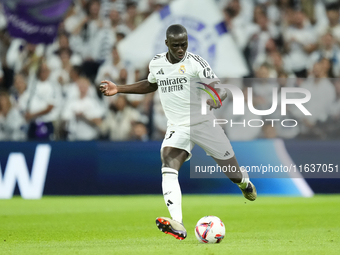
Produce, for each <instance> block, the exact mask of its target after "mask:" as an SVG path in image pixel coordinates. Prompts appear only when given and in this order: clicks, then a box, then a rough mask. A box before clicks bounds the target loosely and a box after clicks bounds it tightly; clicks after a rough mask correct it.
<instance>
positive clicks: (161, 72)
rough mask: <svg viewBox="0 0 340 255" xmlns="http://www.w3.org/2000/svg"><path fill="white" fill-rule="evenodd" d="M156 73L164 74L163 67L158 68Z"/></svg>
mask: <svg viewBox="0 0 340 255" xmlns="http://www.w3.org/2000/svg"><path fill="white" fill-rule="evenodd" d="M156 74H164V71H163V68H161V70H159V71H158V72H157V73H156Z"/></svg>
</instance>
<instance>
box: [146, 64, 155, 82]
mask: <svg viewBox="0 0 340 255" xmlns="http://www.w3.org/2000/svg"><path fill="white" fill-rule="evenodd" d="M148 81H149V82H150V83H157V79H156V77H155V76H154V75H153V73H152V72H151V64H150V65H149V75H148Z"/></svg>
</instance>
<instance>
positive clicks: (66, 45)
mask: <svg viewBox="0 0 340 255" xmlns="http://www.w3.org/2000/svg"><path fill="white" fill-rule="evenodd" d="M170 2H171V0H140V1H137V0H134V1H132V0H74V1H73V3H72V6H71V7H70V9H69V11H68V13H67V14H66V16H65V18H64V20H63V22H62V23H61V24H60V26H59V31H58V37H57V39H56V40H55V42H54V43H53V44H51V45H47V46H45V45H33V44H29V43H26V42H25V41H23V40H22V39H16V38H11V37H10V36H9V34H8V32H7V30H6V26H7V22H6V18H5V15H4V11H3V9H2V6H1V4H0V30H1V31H0V140H3V141H23V140H70V141H76V140H94V139H101V140H112V141H127V140H134V141H148V140H161V139H163V137H164V134H165V131H166V127H167V123H166V117H165V116H164V112H163V109H162V106H161V104H160V101H159V97H158V92H156V93H152V94H146V95H132V94H131V95H117V96H114V97H103V96H102V95H101V93H100V92H99V91H98V88H97V87H98V84H99V83H100V81H102V80H104V79H108V80H111V81H113V82H115V83H117V84H120V85H121V84H130V83H133V82H135V81H138V80H141V79H145V78H146V77H147V75H148V68H147V66H146V67H145V69H143V70H140V69H139V70H137V69H136V68H134V67H133V66H132V65H131V64H130V63H124V61H122V60H121V57H120V56H119V52H118V50H117V45H118V44H119V42H120V41H121V40H122V39H124V38H125V37H127V36H129V34H130V33H131V32H132V31H133V30H135V29H136V28H137V27H138V26H139V25H140V24H141V23H142V22H143V20H144V19H146V18H147V17H148V16H149V15H150V14H152V13H153V12H156V11H159V10H160V9H161V8H162V7H163V6H165V5H166V4H169V3H170ZM216 4H217V5H218V6H219V8H220V10H221V13H222V14H223V16H224V19H225V25H226V27H227V29H228V31H229V32H230V33H231V35H232V37H233V38H234V41H235V42H236V44H237V45H238V47H239V49H240V51H241V52H242V54H243V55H244V58H245V60H246V63H247V65H248V67H249V70H250V73H249V75H248V76H247V77H243V78H241V79H240V78H239V79H232V78H229V79H228V77H227V78H226V81H227V82H231V83H233V84H237V85H238V86H239V87H240V88H241V89H242V90H243V91H244V94H245V95H247V92H248V90H247V89H248V88H252V92H253V96H252V103H253V105H254V108H256V109H259V110H260V109H263V110H265V109H269V108H270V107H271V102H272V88H274V87H277V88H282V87H301V88H307V89H308V90H309V91H310V92H311V96H312V99H311V100H310V102H308V103H307V104H306V105H305V106H306V108H307V109H309V110H310V112H311V113H312V116H305V115H303V114H301V111H299V109H297V108H296V107H295V108H294V106H291V107H289V108H288V109H287V115H286V116H281V115H280V112H279V111H277V112H278V114H272V115H271V116H262V117H261V116H255V115H254V114H253V113H252V112H250V111H249V110H248V107H247V106H246V107H245V110H246V112H245V115H244V116H233V115H232V112H231V110H232V107H231V105H232V98H231V97H228V99H227V101H226V103H225V104H224V105H223V107H222V109H220V110H218V111H216V112H215V114H216V116H217V117H219V118H223V119H228V120H230V119H233V121H234V122H238V123H243V122H244V123H245V125H243V124H239V125H234V126H231V125H230V124H228V125H223V127H224V128H225V131H226V133H227V135H228V136H229V138H230V140H252V139H258V138H284V139H292V138H301V139H334V138H340V81H339V77H340V48H339V47H340V46H339V45H340V23H339V10H340V3H339V1H338V0H216ZM202 7H203V6H202ZM279 91H280V90H279ZM278 97H279V98H280V92H279V95H278ZM246 98H247V97H246ZM248 98H249V97H248ZM279 100H280V99H279ZM245 104H247V102H245ZM252 119H260V120H262V121H263V123H264V125H263V126H261V127H258V128H254V127H249V125H248V121H249V120H252ZM266 119H275V120H280V121H275V123H274V122H268V121H265V120H266ZM283 119H295V120H297V121H298V123H299V124H298V125H297V126H296V127H294V128H286V127H284V125H282V124H281V120H283ZM229 122H230V121H229Z"/></svg>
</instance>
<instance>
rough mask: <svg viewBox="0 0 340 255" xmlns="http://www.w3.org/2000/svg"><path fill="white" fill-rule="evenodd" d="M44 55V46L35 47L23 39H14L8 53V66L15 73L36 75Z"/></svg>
mask: <svg viewBox="0 0 340 255" xmlns="http://www.w3.org/2000/svg"><path fill="white" fill-rule="evenodd" d="M43 53H44V47H43V45H34V44H31V43H26V42H25V41H23V40H21V39H14V40H13V41H12V42H11V45H10V47H9V49H8V51H7V55H6V62H7V66H8V67H9V68H11V69H12V70H13V71H14V72H15V73H19V72H23V73H24V74H25V75H28V74H34V73H35V72H36V70H37V69H38V66H39V63H40V61H41V59H42V57H43Z"/></svg>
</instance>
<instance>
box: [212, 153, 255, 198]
mask: <svg viewBox="0 0 340 255" xmlns="http://www.w3.org/2000/svg"><path fill="white" fill-rule="evenodd" d="M212 158H213V159H214V160H215V161H216V163H217V164H218V165H219V166H220V167H221V169H227V171H224V174H225V175H226V176H228V177H229V179H230V180H231V181H232V182H233V183H235V184H236V185H237V186H238V187H239V188H240V189H241V191H242V193H243V196H244V197H245V198H246V199H248V200H250V201H254V200H255V199H256V197H257V192H256V188H255V186H254V184H253V183H252V182H251V181H250V180H249V175H248V173H247V171H245V169H241V168H240V166H239V164H238V162H237V159H236V157H235V156H233V157H231V158H229V159H218V158H215V157H212ZM242 170H243V171H242Z"/></svg>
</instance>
